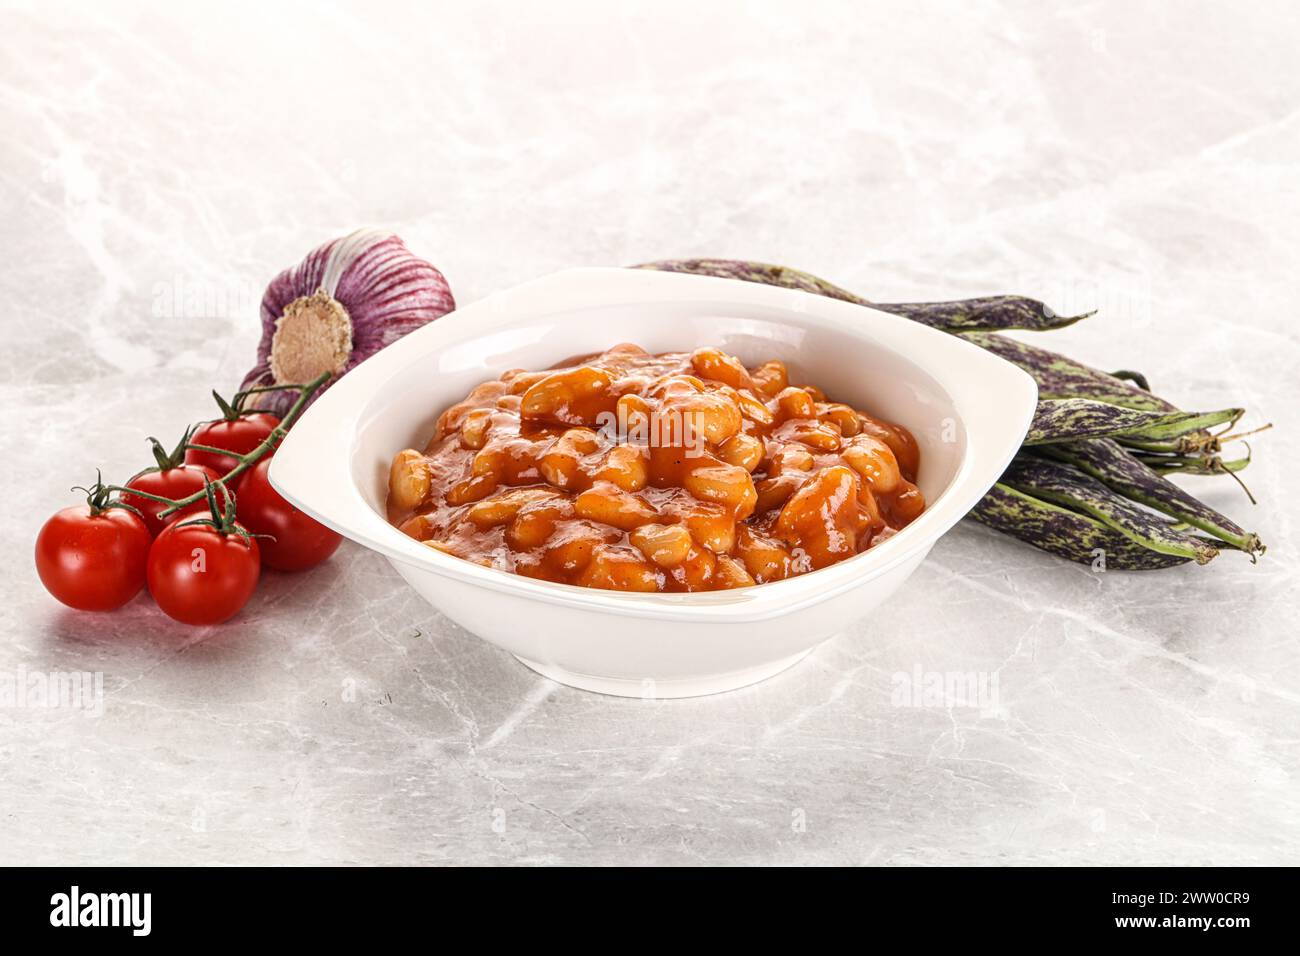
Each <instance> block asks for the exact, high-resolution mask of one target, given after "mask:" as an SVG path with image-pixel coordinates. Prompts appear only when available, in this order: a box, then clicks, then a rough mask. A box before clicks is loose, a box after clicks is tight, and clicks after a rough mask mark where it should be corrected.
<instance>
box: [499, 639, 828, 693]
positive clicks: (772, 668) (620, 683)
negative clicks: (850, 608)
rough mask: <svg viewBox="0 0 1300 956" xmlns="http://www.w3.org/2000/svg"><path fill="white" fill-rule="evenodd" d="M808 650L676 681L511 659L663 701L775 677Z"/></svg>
mask: <svg viewBox="0 0 1300 956" xmlns="http://www.w3.org/2000/svg"><path fill="white" fill-rule="evenodd" d="M810 651H811V648H810V649H809V650H808V651H800V652H799V653H798V654H794V655H792V656H790V657H783V658H781V659H780V660H779V661H773V662H771V663H769V664H759V665H758V666H756V667H746V668H742V669H741V670H738V671H727V672H726V673H723V674H709V675H707V676H705V677H686V678H680V679H676V680H654V679H651V678H646V679H644V680H631V679H629V678H624V677H597V676H595V675H593V674H579V673H576V672H574V671H570V670H565V669H564V668H563V667H556V666H555V665H553V664H542V663H539V662H538V661H530V660H528V658H526V657H519V656H518V655H515V659H516V660H517V661H519V663H521V664H523V665H524V666H525V667H527V668H528V669H529V670H533V671H536V672H537V673H539V674H541V675H542V676H543V677H547V678H550V679H551V680H553V681H555V682H556V683H559V684H565V685H567V686H569V687H576V688H578V690H588V691H592V692H593V693H597V694H609V695H610V696H612V697H640V698H642V699H644V700H666V699H672V698H677V697H704V696H706V695H708V694H721V693H724V692H726V691H729V690H739V689H740V688H742V687H748V686H749V685H750V684H757V683H758V682H759V681H763V680H767V679H768V678H769V677H775V676H776V675H777V674H779V673H781V672H782V671H783V670H785V669H787V668H789V667H793V666H794V665H795V664H797V663H799V662H800V661H801V660H803V659H804V658H805V657H807V656H808V654H809V652H810Z"/></svg>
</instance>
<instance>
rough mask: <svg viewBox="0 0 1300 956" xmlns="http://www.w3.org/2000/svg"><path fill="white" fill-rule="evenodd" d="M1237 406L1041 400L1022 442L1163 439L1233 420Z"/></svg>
mask: <svg viewBox="0 0 1300 956" xmlns="http://www.w3.org/2000/svg"><path fill="white" fill-rule="evenodd" d="M1242 414H1243V410H1242V409H1240V408H1224V409H1220V410H1219V411H1215V412H1148V411H1141V410H1139V409H1135V408H1124V407H1123V406H1120V405H1111V404H1110V403H1109V402H1097V401H1093V400H1092V399H1090V398H1052V399H1046V400H1042V401H1040V402H1039V403H1038V408H1037V409H1036V410H1035V411H1034V420H1033V422H1032V424H1030V426H1029V434H1028V435H1026V436H1025V444H1026V445H1040V444H1043V443H1044V442H1057V441H1077V440H1079V439H1083V438H1106V437H1113V436H1117V435H1122V436H1124V438H1125V439H1126V442H1125V443H1126V444H1128V443H1130V442H1157V443H1161V442H1167V441H1170V440H1173V439H1175V438H1176V437H1177V436H1181V435H1187V434H1190V433H1195V432H1200V431H1203V430H1204V429H1206V428H1209V427H1211V426H1214V425H1222V424H1224V423H1225V422H1235V421H1236V420H1237V419H1238V418H1240V417H1241V416H1242Z"/></svg>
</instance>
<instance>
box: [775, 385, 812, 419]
mask: <svg viewBox="0 0 1300 956" xmlns="http://www.w3.org/2000/svg"><path fill="white" fill-rule="evenodd" d="M776 407H777V411H778V412H779V413H780V415H781V419H782V421H788V420H789V419H791V418H814V417H816V415H817V403H816V402H814V401H813V398H812V396H811V395H809V394H808V393H807V392H806V391H804V390H803V389H802V388H794V387H789V388H783V389H781V393H780V394H779V395H777V396H776Z"/></svg>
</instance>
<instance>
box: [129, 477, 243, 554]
mask: <svg viewBox="0 0 1300 956" xmlns="http://www.w3.org/2000/svg"><path fill="white" fill-rule="evenodd" d="M220 477H221V476H220V475H219V474H217V473H216V472H215V471H214V470H213V469H211V468H209V467H207V466H206V465H177V466H176V467H174V468H161V469H160V468H150V469H149V470H148V471H142V472H140V474H138V475H136V476H135V477H134V478H132V479H131V480H130V481H128V482H127V483H126V487H128V488H135V489H137V490H139V491H145V492H148V493H149V494H151V495H161V496H162V497H164V498H171V499H172V500H174V501H175V500H179V499H181V498H188V497H189V496H190V495H192V494H194V493H195V492H196V491H202V490H203V488H204V479H205V478H206V479H207V480H208V481H216V480H217V479H218V478H220ZM218 498H220V495H218ZM122 500H123V501H124V502H126V503H127V504H129V505H131V506H132V507H134V508H136V509H137V510H138V511H139V512H140V513H141V514H142V515H144V523H145V527H147V528H148V529H149V533H150V534H151V535H153V536H154V537H155V538H156V537H158V533H159V532H160V531H162V529H163V528H164V527H166V526H167V525H169V524H171V523H172V522H173V521H175V520H176V519H177V518H183V517H185V516H187V515H195V514H199V513H202V512H205V511H207V510H208V503H207V501H206V500H204V499H199V500H198V501H196V502H195V503H194V504H192V505H190V506H189V507H188V508H183V509H182V510H180V511H178V512H176V513H175V514H171V515H168V516H167V518H166V520H163V519H162V518H159V517H158V512H160V511H162V510H164V509H165V508H167V505H165V504H163V503H162V502H160V501H150V500H149V499H148V498H141V497H140V496H139V495H129V494H126V493H123V495H122Z"/></svg>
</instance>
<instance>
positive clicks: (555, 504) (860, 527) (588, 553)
mask: <svg viewBox="0 0 1300 956" xmlns="http://www.w3.org/2000/svg"><path fill="white" fill-rule="evenodd" d="M919 467H920V453H919V450H918V448H917V444H916V441H915V440H914V438H913V437H912V435H911V433H909V432H908V431H907V429H905V428H903V427H902V426H900V425H895V424H891V423H889V422H885V421H882V420H880V419H878V418H876V417H874V416H872V415H870V414H868V413H866V412H863V411H860V410H857V409H854V408H852V407H850V406H848V405H845V404H842V403H839V402H834V401H831V400H829V399H828V398H827V396H826V395H825V394H824V393H823V392H822V391H821V390H820V389H818V388H817V387H815V386H812V385H802V386H800V385H793V384H791V382H790V381H789V372H788V370H787V369H786V367H785V365H784V364H783V363H781V362H778V361H771V362H766V363H764V364H762V365H759V366H757V367H754V368H746V367H745V366H744V365H743V364H742V363H741V362H740V361H739V360H738V359H736V358H735V357H734V356H731V355H728V354H726V353H724V352H722V351H720V350H719V349H716V348H700V349H696V350H695V351H694V352H689V353H685V352H680V353H678V352H673V353H667V354H663V355H652V354H650V353H648V352H646V351H644V350H643V349H641V348H638V347H637V346H635V345H619V346H616V347H614V348H612V349H609V350H608V351H606V352H603V353H600V354H598V355H593V356H590V357H587V358H584V359H579V360H576V361H574V362H572V363H570V364H567V365H566V366H564V367H562V368H554V369H548V370H546V371H539V372H529V371H522V370H514V371H510V372H506V373H505V374H504V375H502V376H501V378H499V379H497V380H495V381H490V382H484V383H483V384H481V385H479V386H477V387H476V388H475V389H474V390H473V391H472V392H470V394H469V395H468V396H467V397H466V398H465V399H464V400H463V401H460V402H458V403H456V404H455V405H453V406H451V407H450V408H448V409H447V410H446V411H444V412H443V413H442V415H441V417H440V418H439V421H438V426H437V431H436V433H435V434H434V436H433V439H432V441H430V442H429V444H428V445H427V446H426V447H425V448H424V450H423V451H418V450H416V449H411V448H408V449H405V450H403V451H400V452H398V453H397V455H396V456H395V457H394V459H393V463H392V468H391V470H390V475H389V493H388V518H389V520H390V521H391V522H392V523H393V524H395V525H396V526H397V527H398V528H400V529H401V530H402V531H403V532H404V533H405V534H407V535H409V536H411V537H413V538H415V539H417V540H419V541H422V542H423V543H424V544H426V545H427V546H429V547H431V548H436V549H438V550H440V551H443V552H446V553H447V554H451V555H454V556H456V557H459V558H463V559H465V560H467V561H474V562H476V563H478V564H482V565H485V566H487V567H492V568H497V569H499V570H502V571H508V572H513V573H515V574H522V575H526V576H528V577H532V578H540V579H544V580H548V581H558V582H562V583H565V584H575V585H579V586H583V587H592V588H607V589H612V590H622V591H710V590H719V589H724V588H736V587H747V586H751V585H755V584H765V583H768V582H771V581H779V580H782V579H784V578H788V577H793V576H796V575H800V574H806V573H808V572H810V571H815V570H817V569H819V568H824V567H827V566H828V565H831V564H835V563H836V562H838V561H843V560H845V559H847V558H850V557H853V556H854V555H855V554H859V553H861V552H862V551H865V550H867V549H868V548H870V547H872V546H873V545H875V544H877V543H879V542H880V541H882V540H884V539H885V538H887V537H889V536H890V535H892V534H894V533H896V532H897V531H898V530H899V529H901V528H903V527H905V526H906V525H907V524H908V523H910V522H911V521H912V520H913V519H915V518H916V516H917V515H919V514H920V513H921V512H922V511H923V510H924V508H925V499H924V497H923V496H922V494H921V492H920V490H919V489H918V488H917V487H916V484H915V481H916V476H917V471H918V469H919Z"/></svg>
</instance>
